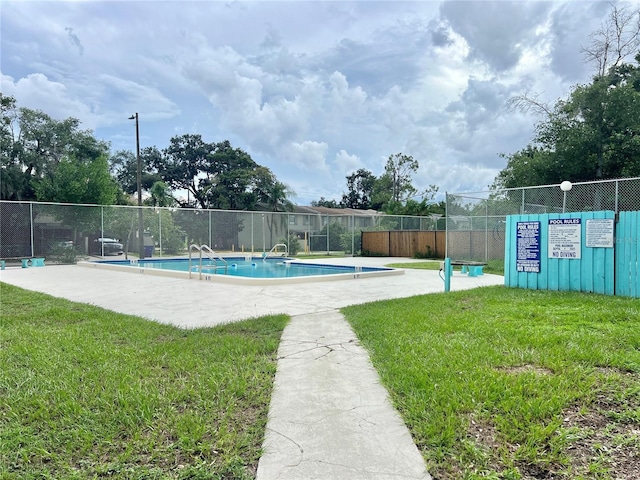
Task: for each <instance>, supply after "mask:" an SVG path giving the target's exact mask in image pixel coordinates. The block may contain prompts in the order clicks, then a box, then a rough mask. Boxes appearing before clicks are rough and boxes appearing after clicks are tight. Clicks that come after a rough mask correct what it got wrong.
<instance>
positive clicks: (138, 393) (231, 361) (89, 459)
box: [0, 284, 288, 480]
mask: <svg viewBox="0 0 640 480" xmlns="http://www.w3.org/2000/svg"><path fill="white" fill-rule="evenodd" d="M0 289H1V290H0V295H1V314H2V317H1V325H0V327H1V331H0V334H1V336H0V341H1V345H0V365H1V366H2V368H1V369H0V478H2V479H21V480H22V479H32V478H33V479H35V478H38V479H40V478H51V479H54V478H55V479H59V478H65V479H67V478H68V479H74V478H78V479H85V478H102V477H109V478H114V479H135V478H140V479H142V478H144V479H168V478H176V479H177V478H185V479H186V478H189V479H218V478H229V479H231V478H233V479H236V478H238V479H242V478H253V477H254V475H255V470H256V467H257V462H258V459H259V457H260V453H261V443H262V439H263V436H264V429H265V425H266V419H267V411H268V406H269V399H270V395H271V390H272V384H273V377H274V375H275V370H276V351H277V348H278V344H279V340H280V335H281V332H282V330H283V328H284V326H285V324H286V323H287V321H288V317H286V316H284V315H280V316H270V317H262V318H259V319H256V320H249V321H243V322H239V323H234V324H229V325H224V326H220V327H215V328H208V329H197V330H180V329H177V328H173V327H171V326H166V325H160V324H157V323H154V322H149V321H146V320H143V319H141V318H137V317H133V316H127V315H120V314H116V313H113V312H110V311H106V310H103V309H100V308H97V307H92V306H88V305H83V304H77V303H72V302H69V301H66V300H62V299H57V298H53V297H50V296H47V295H43V294H39V293H34V292H27V291H25V290H22V289H19V288H16V287H13V286H10V285H7V284H0ZM180 314H181V313H180V312H176V315H180Z"/></svg>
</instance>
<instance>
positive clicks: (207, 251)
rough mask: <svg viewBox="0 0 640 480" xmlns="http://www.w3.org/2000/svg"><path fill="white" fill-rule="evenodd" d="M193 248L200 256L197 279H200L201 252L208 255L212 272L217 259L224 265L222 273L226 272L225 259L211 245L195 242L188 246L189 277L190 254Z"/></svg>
mask: <svg viewBox="0 0 640 480" xmlns="http://www.w3.org/2000/svg"><path fill="white" fill-rule="evenodd" d="M193 250H197V251H198V254H199V256H200V263H199V266H198V274H199V277H198V279H199V280H202V253H203V252H204V253H205V255H206V256H207V257H209V260H211V262H212V263H213V272H214V273H215V272H216V271H217V269H218V260H219V261H221V262H222V264H223V265H224V273H225V274H226V273H227V261H226V260H225V259H224V258H222V257H221V256H220V255H218V254H217V253H216V252H214V251H213V250H212V249H211V247H209V246H208V245H199V246H198V245H196V244H195V243H194V244H192V245H190V246H189V278H191V274H192V270H191V261H192V256H191V252H192V251H193Z"/></svg>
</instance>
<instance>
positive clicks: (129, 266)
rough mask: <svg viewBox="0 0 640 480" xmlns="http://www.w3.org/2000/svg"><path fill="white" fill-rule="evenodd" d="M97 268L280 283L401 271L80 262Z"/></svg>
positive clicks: (285, 264)
mask: <svg viewBox="0 0 640 480" xmlns="http://www.w3.org/2000/svg"><path fill="white" fill-rule="evenodd" d="M79 265H82V266H88V267H94V268H109V269H117V270H122V271H128V272H136V273H141V274H148V275H164V276H172V277H179V278H194V279H200V280H208V281H218V282H225V283H244V284H278V283H297V282H302V281H306V282H310V281H312V282H317V281H327V280H343V279H353V278H361V277H370V276H381V275H397V274H402V273H404V272H403V271H402V270H397V269H393V268H385V267H360V266H347V265H329V264H316V263H305V262H300V261H296V260H293V259H289V258H267V259H262V258H261V257H250V256H246V257H225V258H224V259H223V260H221V259H217V261H212V260H210V259H208V258H207V259H202V267H201V266H200V260H199V259H192V260H191V268H190V267H189V259H188V258H173V259H148V260H141V261H138V260H98V261H93V262H79Z"/></svg>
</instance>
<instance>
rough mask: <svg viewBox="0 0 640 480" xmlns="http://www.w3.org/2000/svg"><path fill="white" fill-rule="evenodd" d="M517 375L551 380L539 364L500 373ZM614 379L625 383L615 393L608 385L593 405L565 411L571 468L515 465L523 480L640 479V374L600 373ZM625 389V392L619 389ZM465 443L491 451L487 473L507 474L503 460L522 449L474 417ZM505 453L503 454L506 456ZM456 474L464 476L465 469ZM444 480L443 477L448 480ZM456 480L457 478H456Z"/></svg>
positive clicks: (563, 430) (600, 388)
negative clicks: (529, 373)
mask: <svg viewBox="0 0 640 480" xmlns="http://www.w3.org/2000/svg"><path fill="white" fill-rule="evenodd" d="M499 370H500V371H507V372H511V373H514V374H517V373H522V372H535V373H537V374H540V375H550V374H552V373H553V372H551V371H550V370H548V369H545V368H540V367H536V366H535V365H529V364H527V365H521V366H517V367H508V368H501V369H499ZM599 373H602V374H604V375H607V376H608V375H615V377H616V378H617V379H618V380H620V383H621V384H622V385H620V384H618V387H617V388H615V389H611V388H609V387H608V386H607V384H606V382H605V381H604V380H605V379H603V383H602V384H600V385H598V387H597V389H598V391H597V393H596V394H595V396H594V398H593V399H592V400H591V401H590V402H589V403H588V405H584V404H579V403H576V404H575V405H572V406H570V407H569V408H567V409H565V410H564V411H563V412H562V414H561V415H562V426H561V427H560V428H559V429H558V432H557V433H558V435H563V436H566V438H567V448H566V450H565V451H564V455H565V458H566V463H565V464H561V463H555V464H546V463H531V462H523V461H516V462H515V466H516V468H517V471H518V473H519V475H520V478H522V479H523V480H534V479H538V480H542V479H552V478H553V479H572V478H603V479H611V480H623V479H624V480H627V479H635V478H640V477H639V474H638V472H640V422H638V420H637V418H638V417H637V414H635V413H634V412H637V411H638V410H639V409H640V396H639V395H637V387H638V381H639V379H640V378H639V377H640V375H638V374H634V373H630V372H621V371H620V370H616V369H611V368H607V369H606V370H602V371H599ZM620 387H621V388H620ZM466 433H467V435H466V438H467V440H468V441H470V442H471V443H472V444H474V445H476V446H477V448H478V449H480V450H481V451H484V452H487V453H488V455H487V461H486V463H485V465H484V469H486V470H487V471H494V472H502V473H504V471H505V466H504V462H503V459H501V456H502V455H504V453H506V452H509V453H508V455H509V456H513V455H514V454H515V453H516V451H517V450H518V448H519V446H518V445H514V444H511V443H509V442H506V441H505V439H504V438H503V437H501V435H500V432H499V431H498V430H497V428H496V427H495V426H494V425H493V424H491V422H490V421H489V420H487V419H478V418H475V417H474V416H471V417H470V419H469V424H468V428H467V432H466ZM501 452H502V454H501ZM453 470H454V472H457V473H461V472H462V471H464V468H462V465H459V466H457V467H454V469H453ZM443 478H444V477H443ZM446 478H455V473H454V475H453V476H451V477H446Z"/></svg>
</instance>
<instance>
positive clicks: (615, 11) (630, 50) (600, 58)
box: [581, 4, 640, 77]
mask: <svg viewBox="0 0 640 480" xmlns="http://www.w3.org/2000/svg"><path fill="white" fill-rule="evenodd" d="M611 7H612V9H611V12H610V13H609V16H608V17H607V20H606V21H605V22H604V23H603V24H602V26H601V27H600V28H599V29H598V30H596V31H595V32H593V33H592V34H591V43H590V44H589V45H588V46H586V47H582V49H581V50H582V53H583V55H584V58H585V60H586V61H587V62H590V63H593V64H595V66H596V69H597V73H596V76H599V77H604V76H605V75H606V74H607V72H609V71H610V70H611V69H612V68H616V67H618V66H620V65H622V63H623V62H624V60H625V58H628V57H629V56H633V55H635V54H636V53H637V52H638V49H639V48H640V9H638V10H631V7H630V6H623V7H621V8H618V7H617V6H616V5H614V4H611Z"/></svg>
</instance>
